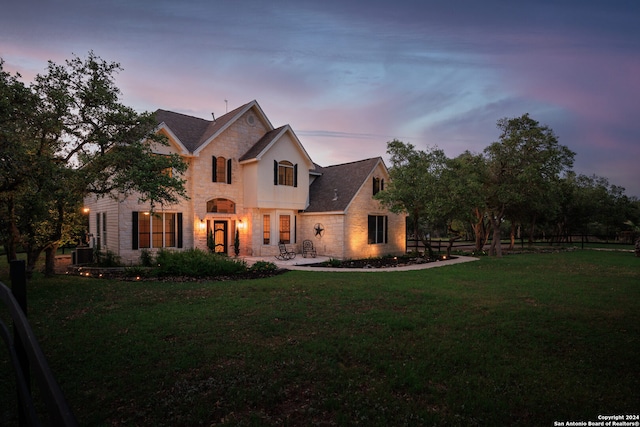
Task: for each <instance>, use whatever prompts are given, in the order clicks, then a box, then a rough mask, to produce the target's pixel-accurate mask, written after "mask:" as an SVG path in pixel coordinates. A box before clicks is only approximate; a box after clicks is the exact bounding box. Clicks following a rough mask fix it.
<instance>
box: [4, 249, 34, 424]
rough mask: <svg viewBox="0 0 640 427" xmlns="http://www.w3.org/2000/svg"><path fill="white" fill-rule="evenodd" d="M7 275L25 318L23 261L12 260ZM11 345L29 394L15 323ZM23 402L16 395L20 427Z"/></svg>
mask: <svg viewBox="0 0 640 427" xmlns="http://www.w3.org/2000/svg"><path fill="white" fill-rule="evenodd" d="M9 274H10V275H11V293H12V294H13V297H14V298H15V299H16V302H17V303H18V305H19V306H20V308H21V309H22V312H23V313H24V315H25V317H26V316H27V274H26V268H25V262H24V260H13V261H11V263H10V264H9ZM13 345H14V347H15V349H16V356H17V357H18V361H19V363H20V368H21V369H22V375H23V376H24V379H25V381H26V383H27V389H28V390H29V393H31V369H30V368H29V359H28V358H27V352H26V351H25V349H24V344H23V343H22V339H21V338H20V335H19V334H18V329H17V328H16V325H15V322H14V325H13ZM23 403H24V402H22V397H21V396H20V394H19V393H18V405H19V408H18V422H19V425H20V426H24V425H27V420H26V414H25V413H24V410H23V409H24V408H25V406H24V404H23Z"/></svg>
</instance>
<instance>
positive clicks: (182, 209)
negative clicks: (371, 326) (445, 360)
mask: <svg viewBox="0 0 640 427" xmlns="http://www.w3.org/2000/svg"><path fill="white" fill-rule="evenodd" d="M159 111H162V110H159ZM161 117H164V121H163V122H162V124H161V126H160V127H159V132H163V133H164V134H165V135H166V136H167V137H168V139H169V141H170V145H169V146H168V147H164V146H161V147H157V152H159V153H165V154H166V153H169V152H172V153H179V154H181V155H182V156H184V159H185V161H186V162H187V163H188V166H189V167H188V170H187V172H186V174H185V177H184V178H185V180H186V188H187V193H188V196H189V199H187V200H184V201H183V202H182V203H180V204H179V205H176V206H162V207H161V208H157V209H156V212H158V213H166V214H169V215H173V214H175V215H176V217H177V218H179V221H178V222H179V224H178V226H181V228H180V231H179V234H180V240H179V242H180V245H179V246H180V247H178V244H177V243H176V244H175V246H174V247H172V248H171V249H175V250H180V249H188V248H198V249H203V250H207V234H208V231H209V230H211V231H212V232H213V231H216V236H217V237H216V239H217V241H216V243H219V245H220V246H219V247H220V250H224V251H225V252H226V253H227V254H229V255H234V253H235V251H234V246H233V245H234V237H235V232H236V230H238V233H239V237H240V245H239V246H240V248H239V249H240V255H241V256H273V255H276V254H277V253H278V246H277V245H278V242H279V240H280V239H281V238H283V236H286V237H288V238H289V242H288V243H287V247H288V248H289V249H290V250H295V251H296V252H300V251H301V249H302V241H303V240H305V239H308V240H311V241H313V242H314V245H315V247H316V249H317V251H318V254H321V255H327V256H331V257H334V258H341V259H344V258H362V257H374V256H381V255H385V254H396V253H402V252H403V251H404V244H405V243H404V237H405V228H404V216H402V215H394V214H391V213H389V212H388V211H386V210H385V209H383V208H382V207H381V206H380V204H379V203H378V202H377V201H376V200H374V199H373V198H372V193H371V188H370V186H369V185H367V182H368V180H369V178H367V181H366V182H363V183H362V186H361V191H359V192H358V193H357V194H356V196H355V197H353V199H352V200H351V202H350V203H349V206H348V208H347V209H343V210H341V211H325V212H305V208H306V207H307V205H308V203H309V192H310V183H311V182H312V179H311V178H310V176H311V175H314V174H315V175H314V176H318V175H319V174H318V173H316V172H315V171H314V170H315V165H314V164H313V162H312V161H311V159H310V158H309V156H308V154H307V153H306V151H305V150H304V147H303V146H302V144H301V143H300V141H299V140H298V139H297V137H296V135H295V134H294V133H293V130H291V128H290V127H289V126H283V127H281V128H278V129H274V128H273V126H272V125H271V123H270V122H269V120H268V119H267V118H266V116H265V115H264V113H263V112H262V110H261V108H260V106H259V105H258V104H257V102H255V101H253V102H251V103H248V104H246V105H244V106H242V107H240V108H238V109H236V110H234V111H232V112H230V113H228V114H227V115H225V116H223V117H221V118H219V119H218V121H205V120H202V119H197V118H193V117H189V116H183V115H179V114H177V113H171V112H163V115H162V116H161ZM197 127H200V128H201V129H203V131H202V134H201V135H195V136H194V132H193V131H192V130H193V128H197ZM198 138H199V139H198ZM214 159H215V160H214ZM220 159H224V161H225V162H224V167H225V170H227V169H228V167H229V166H230V167H231V173H230V174H229V175H230V182H229V177H226V176H225V179H224V180H219V181H222V182H217V181H218V180H214V179H213V177H212V175H213V173H214V172H213V171H214V170H215V169H214V166H213V164H214V162H215V161H216V160H218V161H219V160H220ZM282 161H286V162H288V164H291V165H294V167H295V172H296V179H295V185H291V183H289V184H288V185H277V183H274V178H275V179H276V181H277V179H278V178H277V175H276V176H275V177H274V174H277V173H278V172H277V167H278V162H282ZM226 162H228V163H226ZM274 165H275V167H276V170H275V171H274ZM373 175H382V176H384V177H385V178H386V179H388V173H387V171H386V168H385V167H384V164H383V163H382V161H381V159H380V161H379V163H378V164H377V166H376V167H375V170H372V171H371V173H370V176H373ZM220 199H224V200H226V201H231V202H232V205H231V204H229V205H225V206H226V208H225V209H223V210H222V211H218V212H214V211H211V206H212V205H208V202H210V201H213V200H220ZM225 203H227V202H225ZM229 206H234V207H235V209H230V208H229ZM85 207H86V208H88V209H89V214H88V223H89V231H90V233H91V236H90V239H89V243H90V244H91V245H92V246H94V247H95V246H97V245H98V244H99V245H100V248H101V249H102V250H109V251H111V252H113V253H114V254H115V255H118V256H119V257H120V258H121V259H122V261H124V262H125V263H127V264H135V263H137V262H138V260H139V258H140V254H141V253H142V252H141V251H142V249H146V250H149V251H151V252H153V251H156V250H158V249H159V248H140V247H136V241H137V240H138V239H137V236H134V235H135V234H136V230H134V228H135V226H136V224H137V221H138V220H136V219H135V217H136V214H138V215H148V212H149V211H150V206H149V205H145V204H140V203H138V201H137V197H136V196H135V195H132V196H129V197H127V198H126V199H122V198H120V199H117V198H109V197H103V198H96V197H94V196H92V197H87V198H86V199H85ZM369 215H384V216H387V217H388V241H387V243H381V244H369V243H368V242H367V233H368V229H367V227H368V223H367V221H368V216H369ZM265 216H268V218H269V219H270V221H269V228H270V233H269V235H268V237H269V242H268V243H265V239H266V237H267V235H266V234H265V228H264V221H265ZM282 217H285V218H287V219H288V220H289V221H290V233H284V234H283V233H281V231H284V230H280V224H281V220H282V219H281V218H282ZM139 218H144V217H142V216H140V217H139ZM284 224H286V221H285V223H284ZM316 224H321V226H322V228H323V231H322V232H321V233H318V232H316ZM98 226H99V228H98ZM222 236H224V239H222ZM223 240H224V243H225V244H224V245H223V244H222V242H223ZM152 245H153V244H152Z"/></svg>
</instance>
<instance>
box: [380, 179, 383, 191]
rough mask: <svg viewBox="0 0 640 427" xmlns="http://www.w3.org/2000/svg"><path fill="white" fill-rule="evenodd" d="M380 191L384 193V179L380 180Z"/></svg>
mask: <svg viewBox="0 0 640 427" xmlns="http://www.w3.org/2000/svg"><path fill="white" fill-rule="evenodd" d="M380 191H384V179H380Z"/></svg>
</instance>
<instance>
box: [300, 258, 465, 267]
mask: <svg viewBox="0 0 640 427" xmlns="http://www.w3.org/2000/svg"><path fill="white" fill-rule="evenodd" d="M454 258H456V257H453V256H452V257H448V258H446V259H454ZM444 260H445V258H444V257H437V258H422V257H384V258H367V259H355V260H344V261H339V260H331V261H325V262H318V263H315V264H305V267H307V266H308V267H330V268H393V267H404V266H407V265H416V264H426V263H429V262H437V261H444Z"/></svg>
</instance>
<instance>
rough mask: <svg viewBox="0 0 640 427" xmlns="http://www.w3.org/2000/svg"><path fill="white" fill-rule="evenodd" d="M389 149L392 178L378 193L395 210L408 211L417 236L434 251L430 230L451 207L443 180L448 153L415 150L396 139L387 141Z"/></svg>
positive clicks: (379, 198) (430, 252) (435, 149)
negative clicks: (430, 240) (429, 237)
mask: <svg viewBox="0 0 640 427" xmlns="http://www.w3.org/2000/svg"><path fill="white" fill-rule="evenodd" d="M387 153H388V154H389V155H390V157H391V158H390V161H391V166H390V168H389V175H390V177H391V182H390V183H389V184H388V185H387V186H386V187H385V190H384V191H381V192H379V193H377V194H376V196H375V197H376V198H377V199H378V200H380V201H381V202H382V203H383V205H385V206H387V207H388V208H389V209H390V210H391V211H392V212H396V213H399V212H406V213H408V214H409V220H410V221H411V226H412V231H413V234H414V235H415V238H416V239H420V240H422V241H423V243H424V244H425V246H426V247H427V249H428V251H429V254H430V255H431V254H432V250H431V247H430V244H429V242H428V239H426V235H427V232H428V230H429V229H431V228H433V227H434V226H435V225H438V224H441V223H443V222H445V221H446V212H448V211H449V209H450V205H449V200H448V199H447V197H448V193H447V191H446V188H445V186H444V181H443V175H444V171H445V169H446V167H447V157H446V156H445V154H444V151H442V150H440V149H438V148H431V149H429V150H428V151H421V150H416V148H415V147H414V146H413V145H412V144H405V143H404V142H402V141H398V140H397V139H394V140H393V141H389V142H388V143H387Z"/></svg>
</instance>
